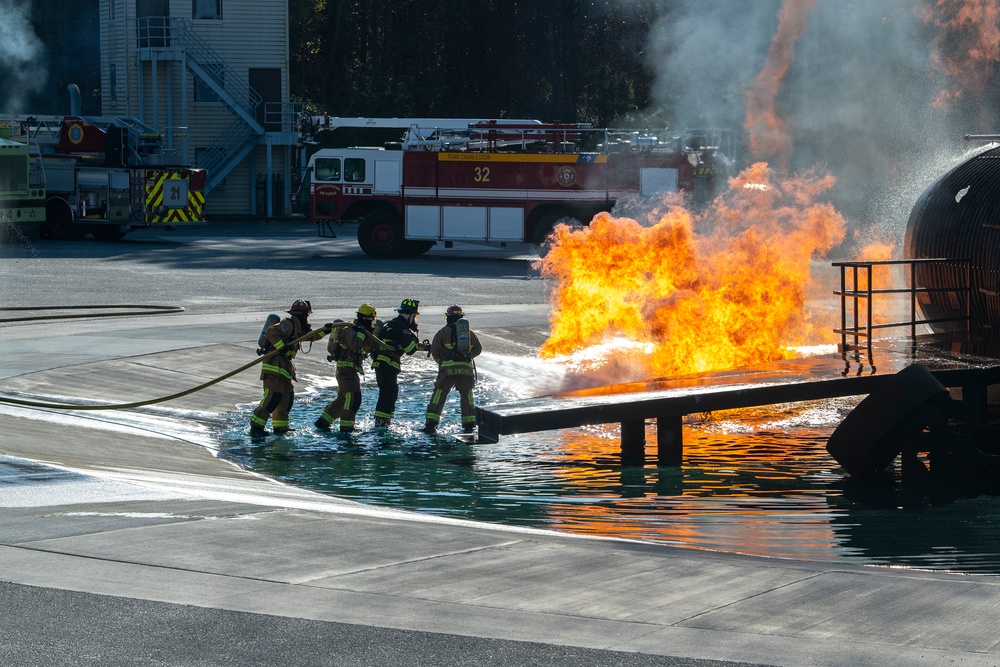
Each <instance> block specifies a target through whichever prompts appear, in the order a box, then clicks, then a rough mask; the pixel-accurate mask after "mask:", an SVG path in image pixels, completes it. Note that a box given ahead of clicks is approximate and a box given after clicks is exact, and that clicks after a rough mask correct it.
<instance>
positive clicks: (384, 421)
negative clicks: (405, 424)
mask: <svg viewBox="0 0 1000 667" xmlns="http://www.w3.org/2000/svg"><path fill="white" fill-rule="evenodd" d="M391 423H392V420H391V419H389V418H388V417H376V418H375V425H376V426H378V427H379V428H389V424H391Z"/></svg>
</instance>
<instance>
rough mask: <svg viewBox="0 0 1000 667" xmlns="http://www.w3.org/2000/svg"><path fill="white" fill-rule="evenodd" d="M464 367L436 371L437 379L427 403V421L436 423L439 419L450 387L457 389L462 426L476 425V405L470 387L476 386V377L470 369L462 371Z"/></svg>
mask: <svg viewBox="0 0 1000 667" xmlns="http://www.w3.org/2000/svg"><path fill="white" fill-rule="evenodd" d="M465 370H466V369H464V368H461V369H459V368H453V369H450V370H444V369H442V370H440V371H438V376H437V380H435V381H434V393H433V394H432V395H431V402H430V403H428V404H427V414H426V419H427V421H428V422H433V423H435V424H437V423H438V422H440V421H441V410H443V409H444V402H445V399H447V398H448V392H450V391H451V389H452V387H454V388H455V389H457V390H458V397H459V402H460V403H461V406H462V426H475V425H476V406H475V404H474V403H473V399H472V389H473V388H474V387H475V386H476V378H475V376H474V375H473V374H472V369H471V368H470V369H468V372H464V371H465Z"/></svg>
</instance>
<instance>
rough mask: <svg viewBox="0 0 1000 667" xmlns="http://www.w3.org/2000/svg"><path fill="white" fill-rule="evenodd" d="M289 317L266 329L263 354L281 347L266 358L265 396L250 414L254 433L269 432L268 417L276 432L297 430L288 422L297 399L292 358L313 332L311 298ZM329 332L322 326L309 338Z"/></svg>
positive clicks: (294, 306)
mask: <svg viewBox="0 0 1000 667" xmlns="http://www.w3.org/2000/svg"><path fill="white" fill-rule="evenodd" d="M288 314H289V317H286V318H285V319H283V320H281V321H280V322H278V323H277V324H273V325H271V326H269V327H267V329H265V330H264V338H265V339H266V343H265V344H264V347H263V348H262V349H261V350H259V352H260V353H261V354H264V353H268V352H272V351H274V350H277V354H274V355H272V356H270V357H268V358H267V359H265V360H264V363H263V365H262V366H261V371H260V379H261V380H262V381H263V383H264V397H263V398H261V399H260V403H259V404H258V405H257V407H256V408H255V409H254V411H253V414H252V415H250V435H251V436H252V437H260V436H264V435H267V431H266V430H265V427H266V426H267V420H268V417H270V419H271V427H272V428H273V430H274V433H275V435H280V434H282V433H287V432H288V431H292V430H294V429H292V428H290V427H289V425H288V413H289V411H290V410H291V409H292V403H293V402H294V401H295V390H294V387H293V385H292V383H293V382H295V379H296V378H295V364H294V363H292V359H293V358H294V357H295V355H296V353H297V352H298V351H299V347H300V345H299V343H294V342H292V341H295V340H297V339H299V338H301V337H302V336H304V335H306V334H308V333H309V332H310V331H312V328H311V327H310V326H309V315H310V314H312V306H311V305H310V303H309V302H308V301H303V300H302V299H298V300H296V301H295V303H293V304H292V307H291V308H289V309H288ZM327 333H328V331H327V329H326V328H322V329H318V330H316V332H315V334H316V335H315V336H314V337H312V338H309V339H307V340H310V341H312V340H318V339H320V338H322V337H323V336H325V335H326V334H327Z"/></svg>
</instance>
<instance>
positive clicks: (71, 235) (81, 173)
mask: <svg viewBox="0 0 1000 667" xmlns="http://www.w3.org/2000/svg"><path fill="white" fill-rule="evenodd" d="M0 122H3V123H5V124H8V125H9V127H10V132H11V139H12V140H16V141H18V142H20V143H24V144H26V145H27V146H28V148H29V152H30V154H31V156H32V158H33V159H34V160H35V161H36V163H37V170H38V172H39V174H40V179H41V182H42V183H43V184H44V192H45V195H44V196H45V220H44V222H43V223H42V224H41V228H40V230H39V231H40V235H41V236H42V238H53V239H79V238H83V237H84V236H86V235H87V234H92V235H93V236H94V237H95V238H98V239H101V240H118V239H121V238H123V237H124V236H125V234H126V233H127V232H128V231H130V230H135V229H139V228H142V227H150V226H153V225H163V226H174V225H180V224H191V223H203V222H204V220H205V217H204V205H205V194H204V192H205V182H206V174H205V171H204V170H203V169H196V168H192V167H189V166H173V164H172V162H173V161H174V156H173V154H172V152H171V151H168V150H164V148H163V145H162V139H161V137H160V135H159V133H157V132H156V131H155V130H153V129H152V128H150V127H148V126H146V125H144V124H142V123H140V122H139V121H137V120H136V119H132V118H124V117H122V118H120V117H82V116H12V117H8V118H6V119H3V120H2V121H0Z"/></svg>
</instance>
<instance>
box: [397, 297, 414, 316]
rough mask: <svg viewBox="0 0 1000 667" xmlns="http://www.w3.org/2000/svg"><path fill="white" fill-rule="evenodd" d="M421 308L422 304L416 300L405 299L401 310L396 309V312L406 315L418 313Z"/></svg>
mask: <svg viewBox="0 0 1000 667" xmlns="http://www.w3.org/2000/svg"><path fill="white" fill-rule="evenodd" d="M419 307H420V302H419V301H417V300H416V299H403V302H402V303H401V304H399V308H397V309H396V312H398V313H401V314H403V315H406V314H408V313H415V312H417V310H418V308H419Z"/></svg>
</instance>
